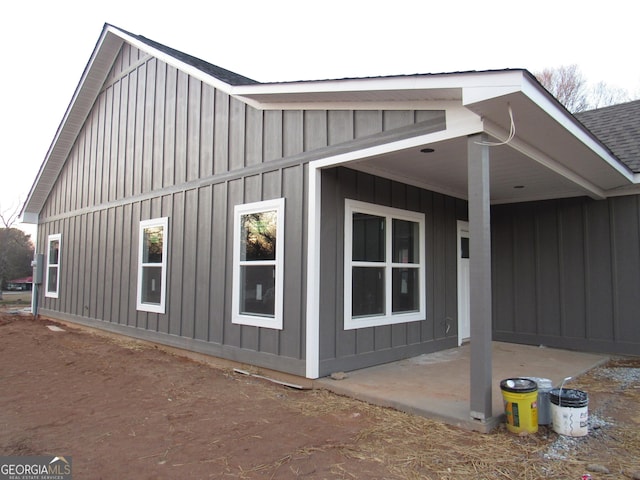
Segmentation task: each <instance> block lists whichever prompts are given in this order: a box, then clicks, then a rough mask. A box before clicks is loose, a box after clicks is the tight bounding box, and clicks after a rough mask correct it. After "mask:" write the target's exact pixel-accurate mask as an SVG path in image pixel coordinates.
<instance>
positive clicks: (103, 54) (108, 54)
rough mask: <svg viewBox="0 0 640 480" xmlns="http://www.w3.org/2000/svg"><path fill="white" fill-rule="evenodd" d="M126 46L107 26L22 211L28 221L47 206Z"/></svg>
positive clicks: (111, 28)
mask: <svg viewBox="0 0 640 480" xmlns="http://www.w3.org/2000/svg"><path fill="white" fill-rule="evenodd" d="M123 42H124V39H123V38H122V37H120V36H118V35H114V34H113V27H111V26H110V25H107V24H105V26H104V28H103V30H102V34H101V35H100V38H99V39H98V42H97V43H96V46H95V48H94V50H93V52H92V54H91V57H90V59H89V61H88V62H87V65H86V67H85V69H84V71H83V73H82V76H81V78H80V81H79V83H78V86H77V87H76V90H75V92H74V94H73V96H72V98H71V101H70V102H69V106H68V107H67V110H66V112H65V114H64V116H63V117H62V121H61V122H60V125H59V126H58V130H57V131H56V134H55V135H54V137H53V141H52V142H51V146H50V147H49V150H48V151H47V154H46V155H45V158H44V161H43V162H42V165H41V166H40V169H39V170H38V173H37V175H36V179H35V181H34V183H33V185H32V186H31V190H30V191H29V194H28V196H27V199H26V201H25V203H24V205H23V207H22V211H21V215H22V216H23V217H24V218H25V220H28V219H32V218H37V217H34V215H35V216H37V215H38V214H39V213H40V211H41V209H42V207H43V206H44V203H45V202H46V200H47V197H48V196H49V194H50V193H51V189H52V188H53V185H54V183H55V181H56V179H57V177H58V174H59V173H60V170H61V169H62V166H63V165H64V162H65V161H66V159H67V156H68V155H69V152H70V151H71V148H72V147H73V144H74V143H75V141H76V138H77V136H78V134H79V132H80V130H81V129H82V126H83V124H84V122H85V120H86V118H87V115H88V114H89V112H90V110H91V108H92V107H93V104H94V102H95V99H96V98H97V96H98V94H99V92H100V89H101V88H102V85H103V84H104V80H105V78H106V76H107V74H108V73H109V71H110V69H111V67H112V65H113V61H114V60H115V58H116V56H117V54H118V52H119V51H120V48H121V46H122V44H123Z"/></svg>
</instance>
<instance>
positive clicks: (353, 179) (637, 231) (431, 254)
mask: <svg viewBox="0 0 640 480" xmlns="http://www.w3.org/2000/svg"><path fill="white" fill-rule="evenodd" d="M620 108H622V109H624V108H629V109H630V110H633V112H632V113H633V115H632V116H630V117H628V118H625V119H620V120H619V119H618V118H617V114H616V112H617V111H618V110H616V109H613V110H611V112H612V113H611V117H603V116H601V115H600V114H599V113H598V112H592V113H590V114H584V116H583V117H580V118H582V119H583V121H584V124H583V123H582V122H581V120H580V118H576V117H575V116H573V115H571V114H570V113H569V112H568V111H567V110H566V109H564V108H563V107H562V105H560V104H559V103H558V102H557V101H556V100H555V99H554V98H553V97H552V96H551V95H550V94H549V93H548V92H547V91H546V90H545V89H544V88H543V87H542V86H541V85H540V84H539V83H538V82H537V81H536V80H535V78H534V77H533V76H532V75H531V74H530V73H529V72H527V71H526V70H520V69H515V70H500V71H484V72H460V73H448V74H428V75H410V76H395V77H382V78H355V79H341V80H321V81H303V82H287V83H259V82H256V81H253V80H251V79H248V78H246V77H243V76H240V75H237V74H235V73H232V72H229V71H227V70H224V69H222V68H219V67H217V66H214V65H211V64H209V63H207V62H204V61H202V60H200V59H197V58H194V57H192V56H189V55H186V54H184V53H182V52H178V51H176V50H173V49H171V48H168V47H166V46H164V45H161V44H159V43H156V42H154V41H151V40H149V39H147V38H145V37H143V36H140V35H135V34H132V33H129V32H126V31H124V30H122V29H119V28H116V27H114V26H111V25H105V27H104V29H103V31H102V33H101V35H100V38H99V40H98V42H97V45H96V47H95V50H94V51H93V54H92V56H91V58H90V60H89V62H88V65H87V67H86V69H85V71H84V73H83V75H82V78H81V79H80V82H79V85H78V87H77V90H76V91H75V93H74V96H73V98H72V100H71V103H70V105H69V107H68V109H67V111H66V113H65V115H64V118H63V120H62V123H61V125H60V127H59V129H58V131H57V132H56V134H55V137H54V139H53V142H52V145H51V148H50V150H49V151H48V153H47V155H46V158H45V159H44V162H43V164H42V167H41V169H40V171H39V173H38V175H37V178H36V179H35V182H34V184H33V187H32V189H31V192H30V194H29V196H28V199H27V201H26V203H25V205H24V208H23V217H24V220H25V221H30V222H33V223H37V224H38V235H37V252H38V253H42V254H44V265H43V271H44V275H43V280H42V284H41V285H39V287H40V288H39V290H38V292H37V294H36V295H34V297H35V299H36V300H37V301H38V305H39V313H40V314H42V315H46V316H47V317H51V318H56V319H62V320H66V321H71V322H77V323H80V324H85V325H90V326H92V327H98V328H102V329H106V330H109V331H113V332H118V333H121V334H125V335H130V336H133V337H138V338H142V339H146V340H150V341H154V342H159V343H163V344H167V345H171V346H175V347H180V348H184V349H189V350H193V351H197V352H201V353H205V354H210V355H215V356H218V357H223V358H226V359H231V360H236V361H240V362H243V363H247V364H253V365H256V366H260V367H264V368H269V369H273V370H277V371H282V372H287V373H291V374H295V375H300V376H306V377H308V378H318V377H322V376H326V375H328V374H330V373H332V372H334V371H348V370H352V369H358V368H362V367H366V366H370V365H374V364H379V363H384V362H389V361H393V360H397V359H401V358H406V357H410V356H414V355H418V354H422V353H428V352H434V351H438V350H442V349H446V348H451V347H455V346H457V345H459V344H461V343H462V342H463V341H466V340H467V339H470V340H471V352H472V365H471V369H472V371H471V384H472V389H471V390H472V398H471V405H470V415H471V417H472V418H474V419H476V420H477V421H479V422H486V421H487V420H488V419H489V417H490V416H491V398H490V397H491V388H490V384H491V375H490V373H491V350H490V344H491V339H492V338H494V339H498V340H504V341H508V342H522V343H528V344H545V345H548V346H554V347H561V348H570V349H580V350H585V351H596V352H614V353H636V354H637V353H638V352H639V351H640V348H639V347H640V328H638V314H637V312H638V311H640V308H639V307H640V305H639V303H640V300H639V299H638V298H639V297H638V296H637V294H636V293H637V292H638V291H639V290H640V268H638V267H639V266H640V248H639V245H640V239H639V238H638V236H639V235H640V225H639V222H640V212H639V199H640V196H639V195H638V193H639V192H640V189H639V188H638V182H639V177H638V173H637V172H638V167H639V165H638V161H639V159H640V156H639V155H638V154H639V152H638V138H639V137H638V136H637V135H635V136H634V137H633V138H632V139H631V140H632V143H633V142H635V143H633V145H632V146H631V147H629V149H628V150H627V148H626V147H624V148H623V150H621V151H617V150H616V148H615V145H609V143H607V142H608V141H612V142H614V143H617V141H618V139H617V137H612V138H610V137H607V136H605V135H604V133H605V132H608V131H609V126H610V125H611V124H612V123H613V124H616V123H617V122H618V121H620V122H623V121H625V122H629V123H630V124H634V125H635V126H636V127H637V126H638V118H639V117H638V104H637V103H633V104H630V105H629V106H627V107H624V106H623V107H620ZM607 118H609V119H607ZM585 125H587V126H593V131H592V130H589V129H588V128H587V126H585ZM597 127H603V129H602V132H599V130H598V128H597ZM627 153H628V154H629V156H627Z"/></svg>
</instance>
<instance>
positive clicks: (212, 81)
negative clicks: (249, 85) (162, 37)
mask: <svg viewBox="0 0 640 480" xmlns="http://www.w3.org/2000/svg"><path fill="white" fill-rule="evenodd" d="M107 30H108V31H109V33H111V34H113V35H116V36H118V37H120V38H122V39H123V40H124V41H126V42H127V43H130V44H131V45H133V46H134V47H136V48H138V49H139V50H141V51H143V52H146V53H148V54H149V55H152V56H154V57H156V58H157V59H158V60H161V61H163V62H165V63H166V64H168V65H171V66H172V67H175V68H177V69H179V70H180V71H182V72H184V73H186V74H188V75H190V76H192V77H194V78H197V79H198V80H201V81H203V82H205V83H206V84H208V85H211V86H212V87H214V88H217V89H219V90H221V91H223V92H224V93H227V94H230V95H231V94H232V90H233V86H232V85H230V84H228V83H226V82H223V81H222V80H220V79H218V78H216V77H214V76H212V75H209V74H207V73H205V72H203V71H202V70H200V69H199V68H196V67H193V66H191V65H189V64H187V63H185V62H182V61H180V60H178V59H177V58H176V57H174V56H172V55H169V54H167V53H165V52H163V51H161V50H158V49H157V48H154V47H152V46H151V45H149V44H147V43H144V42H142V41H140V40H138V39H137V38H135V37H132V36H131V35H127V34H126V33H125V32H123V31H122V30H119V29H117V28H114V27H111V26H109V27H107Z"/></svg>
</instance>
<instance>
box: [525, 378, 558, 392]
mask: <svg viewBox="0 0 640 480" xmlns="http://www.w3.org/2000/svg"><path fill="white" fill-rule="evenodd" d="M522 378H526V379H527V380H533V381H534V382H536V384H537V385H538V390H551V389H552V388H553V381H552V380H551V379H550V378H540V377H522Z"/></svg>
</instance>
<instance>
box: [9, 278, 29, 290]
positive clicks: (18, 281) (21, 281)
mask: <svg viewBox="0 0 640 480" xmlns="http://www.w3.org/2000/svg"><path fill="white" fill-rule="evenodd" d="M32 282H33V277H24V278H15V279H13V280H9V281H8V282H7V290H18V291H20V290H31V284H32Z"/></svg>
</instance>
